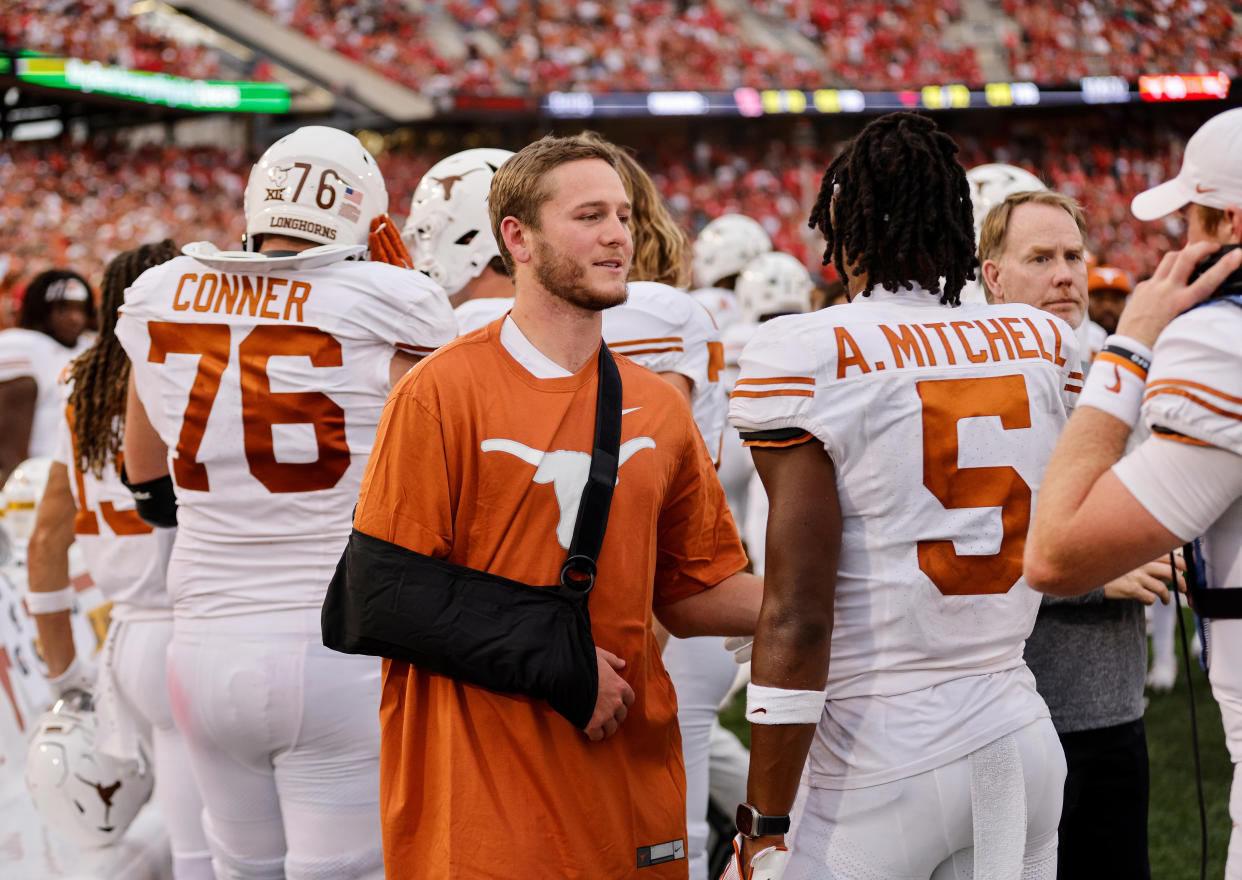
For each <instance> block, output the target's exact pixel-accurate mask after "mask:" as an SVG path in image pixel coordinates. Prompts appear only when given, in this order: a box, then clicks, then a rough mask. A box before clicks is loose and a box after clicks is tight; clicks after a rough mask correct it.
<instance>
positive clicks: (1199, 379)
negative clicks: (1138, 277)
mask: <svg viewBox="0 0 1242 880" xmlns="http://www.w3.org/2000/svg"><path fill="white" fill-rule="evenodd" d="M1239 338H1242V308H1239V307H1238V306H1236V305H1234V304H1233V303H1230V302H1213V303H1210V304H1208V305H1205V306H1200V307H1199V308H1196V309H1192V310H1190V311H1189V312H1186V313H1185V314H1183V315H1180V316H1178V317H1177V318H1175V319H1174V320H1173V321H1172V322H1171V323H1170V324H1169V326H1168V327H1166V328H1165V329H1164V332H1162V333H1161V334H1160V338H1159V339H1157V340H1156V346H1155V349H1154V352H1153V357H1152V363H1151V370H1150V371H1149V372H1148V374H1147V391H1146V394H1145V395H1144V398H1143V423H1144V425H1146V427H1147V428H1149V429H1150V430H1152V431H1153V432H1156V433H1160V431H1161V429H1163V430H1164V431H1165V432H1168V431H1172V432H1175V434H1176V435H1181V436H1183V437H1188V438H1191V440H1192V441H1198V442H1201V443H1207V444H1209V445H1211V446H1216V447H1219V448H1220V449H1224V450H1227V451H1229V452H1232V453H1234V454H1235V455H1242V372H1239V370H1238V339H1239ZM1101 369H1103V367H1101ZM1203 553H1204V562H1205V564H1206V566H1207V582H1208V584H1209V585H1211V586H1218V587H1238V586H1242V499H1239V500H1238V501H1235V502H1234V503H1233V504H1232V505H1230V506H1229V508H1228V509H1226V511H1225V512H1224V514H1222V515H1221V517H1220V518H1219V519H1218V520H1217V521H1216V522H1215V523H1213V525H1212V527H1211V528H1210V529H1208V531H1207V534H1206V535H1204V540H1203Z"/></svg>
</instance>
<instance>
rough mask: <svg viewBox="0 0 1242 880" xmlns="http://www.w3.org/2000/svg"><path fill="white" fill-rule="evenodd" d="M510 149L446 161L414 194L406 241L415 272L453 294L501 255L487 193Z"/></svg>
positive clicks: (462, 155) (476, 152) (480, 150)
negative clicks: (422, 274)
mask: <svg viewBox="0 0 1242 880" xmlns="http://www.w3.org/2000/svg"><path fill="white" fill-rule="evenodd" d="M512 155H513V153H512V152H510V151H509V150H498V149H494V148H492V147H480V148H478V149H475V150H463V151H462V152H460V153H454V154H453V155H451V156H448V157H446V158H444V159H441V160H440V161H439V162H437V163H436V164H435V165H432V166H431V168H429V169H428V170H427V173H426V174H424V175H423V179H422V180H420V181H419V182H418V188H417V189H415V190H414V198H413V200H412V201H411V202H410V216H409V217H408V218H407V219H406V221H405V231H404V232H402V233H401V237H402V238H404V239H405V241H406V244H407V245H409V248H410V256H412V257H413V258H414V268H415V269H418V270H420V271H422V272H426V273H427V274H428V275H430V276H431V277H432V279H433V280H435V281H436V283H438V284H439V285H440V286H441V287H443V288H444V290H445V292H446V293H448V294H449V295H450V296H452V295H453V294H454V293H457V292H458V291H459V290H461V289H462V288H463V287H465V286H466V285H467V284H469V283H470V282H471V281H472V280H473V279H475V278H477V277H478V276H479V274H480V273H481V272H482V271H483V269H484V268H486V267H487V264H488V263H489V262H490V261H491V260H492V258H493V257H499V256H500V248H499V247H498V246H497V245H496V237H495V236H494V235H492V221H491V218H490V217H488V214H487V195H488V192H489V191H490V189H491V185H492V175H494V174H495V173H496V170H497V169H498V168H500V166H501V165H503V164H504V162H505V160H506V159H508V158H509V157H510V156H512Z"/></svg>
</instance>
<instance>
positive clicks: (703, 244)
mask: <svg viewBox="0 0 1242 880" xmlns="http://www.w3.org/2000/svg"><path fill="white" fill-rule="evenodd" d="M770 250H772V239H771V238H769V237H768V233H767V232H766V231H765V230H764V228H763V226H762V225H760V223H759V221H757V220H754V219H752V218H750V217H747V216H745V215H744V214H724V215H722V216H720V217H717V218H716V219H715V220H712V221H711V222H710V223H708V224H707V225H706V226H704V227H703V229H702V230H700V232H699V235H698V238H696V239H695V240H694V262H693V271H694V283H695V284H696V285H697V286H698V287H697V289H696V290H695V291H694V292H693V293H692V294H691V295H692V296H693V297H694V298H695V299H696V300H698V301H699V304H700V305H702V306H703V307H704V308H705V309H707V310H708V311H709V312H710V313H711V315H712V318H713V319H714V320H715V322H716V325H717V326H718V327H719V328H720V332H721V335H722V337H724V338H722V340H721V341H722V343H724V346H725V347H724V348H723V353H724V359H725V368H724V371H723V373H722V376H723V377H724V389H725V392H726V393H727V392H728V391H730V390H731V389H732V383H733V377H734V375H735V374H736V372H737V355H738V354H740V353H741V349H740V348H738V349H737V350H736V351H732V352H731V351H730V350H729V348H728V342H727V337H725V334H727V333H728V331H729V328H730V327H732V326H733V325H734V324H736V323H737V322H738V321H740V320H741V310H740V308H739V306H738V301H737V294H736V292H735V291H734V289H733V288H734V287H735V286H736V284H737V279H738V276H739V275H740V274H741V271H742V269H743V268H745V266H746V264H747V263H749V262H750V261H751V260H753V259H754V258H755V257H757V256H759V255H760V254H766V253H767V252H769V251H770ZM722 438H723V440H722V446H721V450H720V466H719V469H718V473H719V475H720V483H721V485H722V486H724V490H725V495H726V496H727V497H728V499H729V510H730V511H731V512H732V513H733V518H734V519H735V520H736V521H737V522H739V523H742V522H745V519H746V498H747V491H748V488H749V486H750V481H751V478H752V477H753V476H754V473H755V469H754V467H753V466H752V465H751V461H750V453H748V452H747V451H746V450H745V449H744V448H743V447H742V441H741V440H739V439H738V436H737V431H736V430H734V429H733V427H732V426H730V425H725V428H724V432H723V434H722Z"/></svg>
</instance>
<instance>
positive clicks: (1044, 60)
mask: <svg viewBox="0 0 1242 880" xmlns="http://www.w3.org/2000/svg"><path fill="white" fill-rule="evenodd" d="M1002 8H1003V9H1004V11H1005V14H1007V15H1008V16H1010V17H1011V18H1012V19H1013V20H1014V21H1015V22H1016V23H1017V25H1018V29H1017V30H1016V31H1013V32H1011V33H1009V34H1008V36H1007V37H1006V40H1005V43H1006V49H1007V50H1008V53H1009V57H1008V63H1009V70H1010V72H1011V73H1013V75H1014V77H1015V78H1016V79H1020V80H1031V81H1035V82H1040V83H1048V82H1067V81H1069V82H1072V81H1073V80H1075V79H1077V78H1079V77H1082V76H1088V75H1099V74H1111V75H1114V76H1124V77H1126V78H1128V79H1135V78H1137V77H1138V76H1139V75H1141V74H1145V73H1155V72H1169V73H1212V72H1216V71H1224V72H1225V73H1226V74H1228V75H1229V76H1230V77H1234V76H1237V75H1238V71H1239V70H1240V69H1242V43H1240V42H1239V41H1238V39H1237V36H1236V22H1237V18H1238V12H1237V7H1236V4H1226V3H1210V2H1205V0H1194V2H1189V3H1173V2H1160V3H1098V2H1090V0H1088V2H1082V3H1057V4H1049V3H1030V2H1026V0H1005V2H1004V3H1003V4H1002Z"/></svg>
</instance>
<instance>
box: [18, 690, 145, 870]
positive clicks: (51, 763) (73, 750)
mask: <svg viewBox="0 0 1242 880" xmlns="http://www.w3.org/2000/svg"><path fill="white" fill-rule="evenodd" d="M140 751H141V750H140ZM153 784H154V780H153V778H152V775H151V769H150V762H149V761H147V760H146V757H145V755H143V757H142V758H141V760H139V761H118V760H116V759H114V758H110V757H108V756H106V755H101V754H99V753H98V752H96V751H95V713H94V710H93V709H92V706H91V698H90V695H89V694H87V693H85V692H84V691H70V692H69V693H68V694H66V695H65V697H64V698H63V699H61V700H59V701H57V703H56V705H55V706H53V707H52V709H51V711H49V712H44V713H43V715H41V716H40V717H39V720H38V722H37V723H36V725H35V731H34V735H33V736H32V737H31V740H30V748H29V750H28V751H27V753H26V787H27V788H28V789H30V795H31V797H32V798H34V803H35V808H36V809H37V810H38V811H39V815H40V816H42V817H43V821H45V822H46V823H47V824H48V827H50V828H51V829H52V830H53V832H54V833H56V834H58V835H60V836H61V837H63V838H65V839H66V840H69V841H71V842H73V843H76V844H77V845H79V846H83V847H97V846H111V845H112V844H114V843H116V842H117V841H118V840H120V838H121V835H123V834H124V833H125V829H127V828H128V827H129V825H130V823H131V822H133V821H134V817H135V816H137V815H138V811H139V810H140V809H142V805H143V804H145V803H146V802H147V799H148V798H149V797H151V789H152V787H153Z"/></svg>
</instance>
